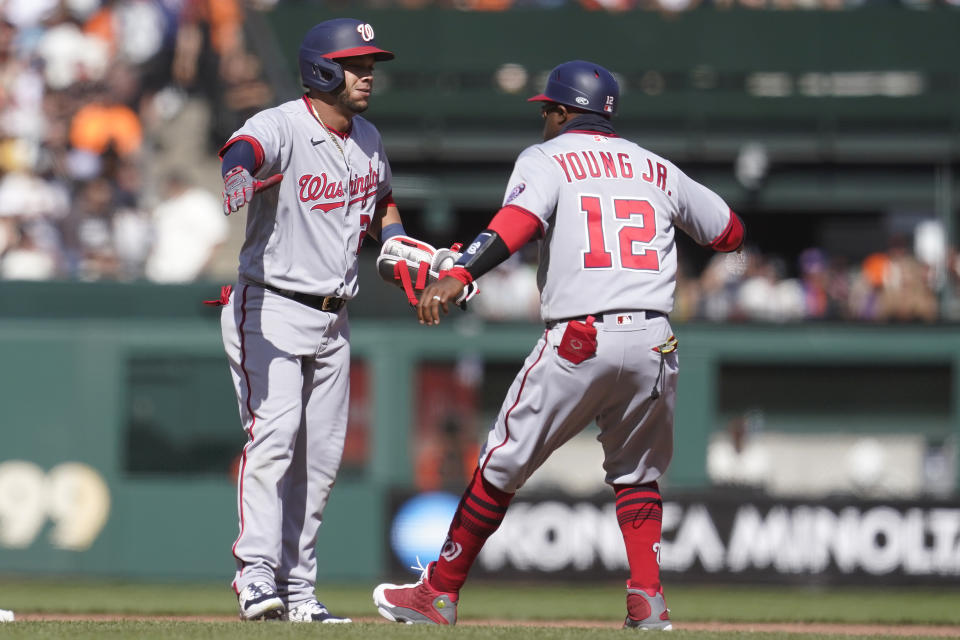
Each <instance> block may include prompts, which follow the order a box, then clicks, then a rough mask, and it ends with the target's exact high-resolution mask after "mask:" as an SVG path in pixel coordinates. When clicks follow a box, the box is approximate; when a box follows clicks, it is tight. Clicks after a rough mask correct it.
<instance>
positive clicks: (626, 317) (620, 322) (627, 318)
mask: <svg viewBox="0 0 960 640" xmlns="http://www.w3.org/2000/svg"><path fill="white" fill-rule="evenodd" d="M628 324H633V316H632V315H630V314H629V313H625V314H621V315H618V316H617V326H619V327H623V326H626V325H628Z"/></svg>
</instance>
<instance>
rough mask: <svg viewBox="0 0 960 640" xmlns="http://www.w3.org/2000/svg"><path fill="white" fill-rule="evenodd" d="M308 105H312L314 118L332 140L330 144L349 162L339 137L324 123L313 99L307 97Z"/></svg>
mask: <svg viewBox="0 0 960 640" xmlns="http://www.w3.org/2000/svg"><path fill="white" fill-rule="evenodd" d="M307 104H309V105H310V111H311V112H313V117H314V118H316V119H317V122H319V123H320V126H321V127H323V130H324V131H325V132H326V134H327V137H329V138H330V142H332V143H333V146H335V147H336V148H337V151H339V152H340V155H341V156H343V160H344V162H346V160H347V156H346V154H345V153H344V152H343V147H341V146H340V143H339V142H338V141H337V136H335V135H334V134H333V132H332V131H330V128H329V127H328V126H327V125H326V124H325V123H324V122H323V118H321V117H320V114H319V113H317V108H316V107H315V106H313V99H312V98H310V97H309V96H307Z"/></svg>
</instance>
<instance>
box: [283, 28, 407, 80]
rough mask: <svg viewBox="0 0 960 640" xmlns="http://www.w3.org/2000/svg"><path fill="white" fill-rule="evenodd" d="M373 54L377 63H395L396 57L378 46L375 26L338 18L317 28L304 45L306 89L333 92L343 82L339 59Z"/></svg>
mask: <svg viewBox="0 0 960 640" xmlns="http://www.w3.org/2000/svg"><path fill="white" fill-rule="evenodd" d="M368 53H372V54H373V56H374V58H375V59H376V60H393V54H392V53H390V52H389V51H384V50H383V49H380V48H379V47H377V43H376V41H375V40H374V39H373V27H371V26H370V25H369V24H367V23H366V22H361V21H360V20H354V19H353V18H336V19H334V20H326V21H324V22H321V23H320V24H318V25H316V26H315V27H313V28H312V29H310V31H308V32H307V35H305V36H304V37H303V42H302V43H301V44H300V55H299V60H300V78H301V80H302V81H303V86H305V87H307V88H313V89H319V90H320V91H323V92H326V93H329V92H331V91H334V90H335V89H336V88H337V87H339V86H340V83H341V82H343V67H341V66H340V63H338V62H337V61H336V59H337V58H347V57H350V56H363V55H367V54H368Z"/></svg>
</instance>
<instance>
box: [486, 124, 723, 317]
mask: <svg viewBox="0 0 960 640" xmlns="http://www.w3.org/2000/svg"><path fill="white" fill-rule="evenodd" d="M508 204H509V205H514V206H518V207H521V208H523V209H526V210H527V211H529V212H531V213H533V214H534V215H536V216H537V218H539V219H540V221H541V223H542V226H543V231H544V238H543V240H542V241H541V243H540V268H539V271H538V274H537V281H538V285H539V287H540V292H541V296H540V298H541V301H540V304H541V315H542V316H543V319H544V320H545V321H548V322H549V321H551V320H557V319H561V318H571V317H578V316H585V315H587V314H589V313H600V312H604V311H614V310H618V309H649V310H653V311H660V312H663V313H669V312H670V311H672V309H673V296H674V281H675V279H676V272H677V252H676V245H675V241H674V233H675V227H680V228H681V229H682V230H683V231H685V232H686V233H687V234H689V235H690V236H691V237H692V238H693V239H694V240H696V241H697V242H699V243H700V244H704V245H706V244H709V243H711V242H712V241H714V240H715V239H716V238H717V237H718V236H720V235H721V234H722V233H723V231H724V230H725V229H726V227H727V225H728V224H729V222H730V217H731V212H730V208H729V207H728V206H727V205H726V203H724V201H723V200H722V199H721V198H720V197H719V196H718V195H717V194H715V193H714V192H712V191H710V190H709V189H707V188H706V187H704V186H703V185H701V184H699V183H697V182H696V181H694V180H692V179H690V178H689V177H687V176H686V175H685V174H684V173H683V172H682V171H680V169H678V168H677V167H676V166H675V165H674V164H673V163H671V162H670V161H669V160H666V159H665V158H662V157H660V156H658V155H656V154H655V153H652V152H650V151H648V150H647V149H644V148H643V147H640V146H639V145H637V144H634V143H633V142H630V141H629V140H625V139H623V138H619V137H616V136H607V135H602V134H599V133H593V132H567V133H564V134H562V135H559V136H557V137H555V138H553V139H552V140H548V141H546V142H543V143H540V144H536V145H533V146H531V147H529V148H527V149H525V150H524V151H523V153H521V154H520V156H519V157H518V158H517V162H516V164H515V166H514V169H513V174H512V175H511V177H510V181H509V183H508V185H507V191H506V196H505V197H504V206H506V205H508Z"/></svg>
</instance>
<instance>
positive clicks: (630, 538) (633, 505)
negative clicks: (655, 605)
mask: <svg viewBox="0 0 960 640" xmlns="http://www.w3.org/2000/svg"><path fill="white" fill-rule="evenodd" d="M613 490H614V492H616V494H617V522H618V523H619V524H620V532H621V533H622V534H623V543H624V544H625V545H626V547H627V562H628V563H629V564H630V586H631V587H633V588H637V589H653V590H654V591H659V589H660V528H661V522H662V520H663V503H662V502H661V501H660V487H659V486H657V483H656V482H650V483H648V484H642V485H638V486H624V485H618V486H615V487H614V488H613Z"/></svg>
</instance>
